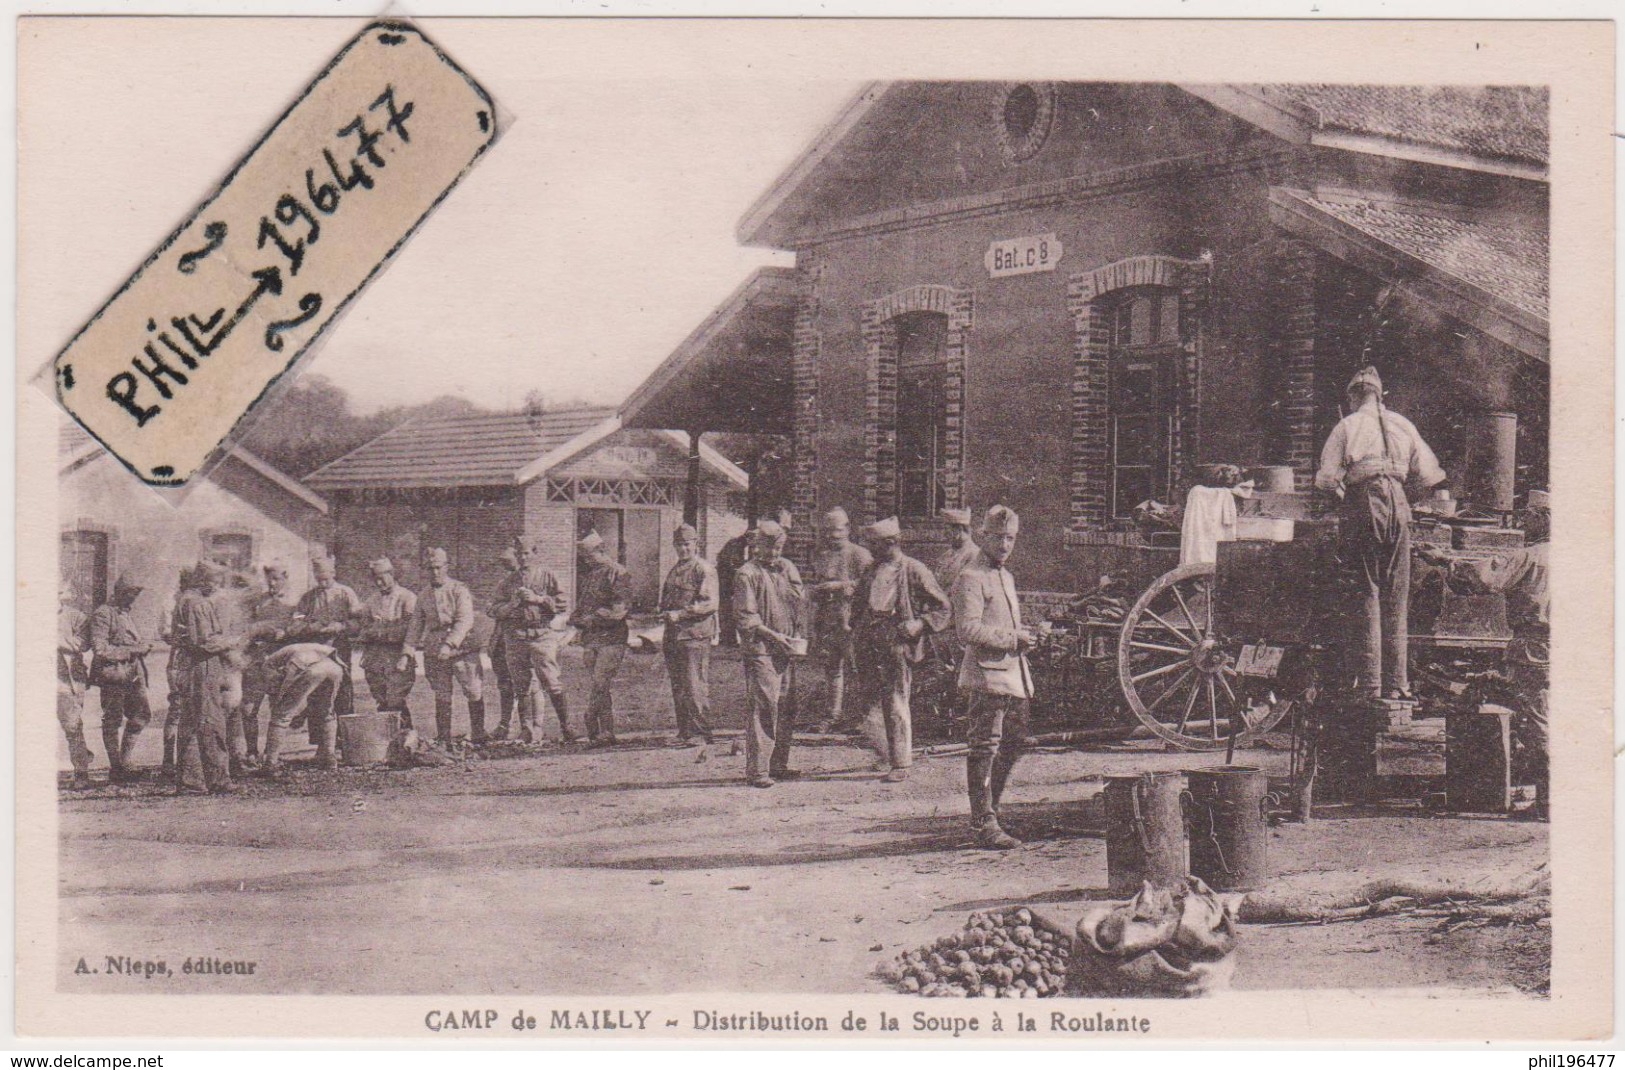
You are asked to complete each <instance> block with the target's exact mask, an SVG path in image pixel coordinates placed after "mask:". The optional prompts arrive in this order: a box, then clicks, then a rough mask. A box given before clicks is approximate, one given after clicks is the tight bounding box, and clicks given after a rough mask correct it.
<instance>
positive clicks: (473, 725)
mask: <svg viewBox="0 0 1625 1070" xmlns="http://www.w3.org/2000/svg"><path fill="white" fill-rule="evenodd" d="M468 737H469V738H470V739H471V740H473V741H474V742H475V743H484V742H485V700H484V699H479V698H474V699H469V700H468Z"/></svg>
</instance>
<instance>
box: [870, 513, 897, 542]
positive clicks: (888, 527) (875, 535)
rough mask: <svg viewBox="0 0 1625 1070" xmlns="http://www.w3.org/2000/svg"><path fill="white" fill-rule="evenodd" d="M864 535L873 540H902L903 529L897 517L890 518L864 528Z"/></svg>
mask: <svg viewBox="0 0 1625 1070" xmlns="http://www.w3.org/2000/svg"><path fill="white" fill-rule="evenodd" d="M863 533H864V534H865V535H867V536H868V537H869V538H871V539H900V538H902V537H903V528H902V525H900V524H899V523H898V522H897V518H896V517H895V516H888V517H887V518H886V519H884V520H876V521H875V522H874V523H873V524H870V525H869V526H868V527H866V528H864V529H863Z"/></svg>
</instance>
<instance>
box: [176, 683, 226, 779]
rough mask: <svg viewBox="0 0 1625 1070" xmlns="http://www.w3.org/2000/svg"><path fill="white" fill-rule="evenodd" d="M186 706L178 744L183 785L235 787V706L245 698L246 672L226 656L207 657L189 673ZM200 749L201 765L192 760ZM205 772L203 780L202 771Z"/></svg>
mask: <svg viewBox="0 0 1625 1070" xmlns="http://www.w3.org/2000/svg"><path fill="white" fill-rule="evenodd" d="M187 684H188V687H187V697H186V709H185V711H184V716H183V717H182V720H181V727H180V736H179V738H178V740H177V741H176V742H177V746H178V747H179V750H180V753H179V755H178V761H179V763H180V768H181V787H182V788H183V789H190V790H193V791H204V790H208V791H218V790H220V789H222V788H227V787H230V786H231V745H230V742H229V740H228V735H227V724H228V723H229V719H230V712H231V707H232V706H234V705H237V704H239V703H240V702H241V700H242V675H241V674H240V673H239V672H238V671H237V670H236V669H234V668H232V667H231V666H230V665H228V664H227V663H226V659H225V658H224V657H223V656H219V655H216V656H214V657H205V658H201V659H200V660H198V661H197V662H196V663H194V664H193V665H192V667H191V669H190V671H189V672H188V680H187ZM194 748H195V749H196V751H197V754H198V757H199V759H201V767H200V766H199V765H198V764H194V763H193V762H192V761H191V760H190V755H191V752H192V751H193V749H194ZM200 773H201V781H200V779H199V774H200Z"/></svg>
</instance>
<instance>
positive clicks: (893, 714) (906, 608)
mask: <svg viewBox="0 0 1625 1070" xmlns="http://www.w3.org/2000/svg"><path fill="white" fill-rule="evenodd" d="M864 534H865V536H866V538H867V541H868V543H869V546H870V548H871V550H872V551H873V552H874V559H875V560H874V564H873V565H871V566H869V570H868V571H867V572H865V573H864V574H863V578H862V579H860V580H859V581H858V589H857V594H856V597H855V598H853V600H852V621H853V629H852V632H853V648H854V653H855V655H856V658H857V665H858V694H859V695H860V696H861V699H862V705H863V709H864V713H865V720H864V729H865V732H866V734H867V735H868V737H869V744H870V746H872V747H873V748H874V750H875V753H876V754H878V755H879V756H880V771H882V772H884V773H885V774H886V775H885V777H884V779H885V780H886V782H887V783H893V784H894V783H897V782H898V781H902V780H907V779H908V770H909V767H910V766H911V765H913V764H914V750H913V747H914V732H913V724H912V721H911V715H910V710H909V703H910V700H911V698H912V688H913V679H914V666H915V665H916V664H918V663H919V662H920V661H922V660H923V659H924V658H925V653H926V647H927V643H928V641H929V636H930V635H931V634H933V633H935V632H939V631H941V630H942V629H943V628H946V627H947V626H948V620H949V615H950V614H949V608H948V596H947V595H946V594H944V593H943V591H942V588H941V587H939V586H937V581H936V578H935V577H934V576H932V575H931V570H930V569H928V568H926V567H925V566H924V565H922V564H920V562H918V561H916V560H914V558H912V557H909V556H908V555H907V554H905V553H904V552H903V531H902V527H901V526H900V525H899V524H898V522H897V518H896V517H889V518H888V519H885V520H880V521H876V522H875V523H873V524H870V525H869V527H868V529H867V530H866V531H865V532H864Z"/></svg>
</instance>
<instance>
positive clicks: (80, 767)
mask: <svg viewBox="0 0 1625 1070" xmlns="http://www.w3.org/2000/svg"><path fill="white" fill-rule="evenodd" d="M58 597H59V598H60V599H61V604H60V605H58V606H57V611H56V722H57V724H59V725H61V726H62V734H63V735H64V736H66V737H67V740H68V760H69V761H70V762H72V763H73V786H74V787H76V788H88V787H90V763H91V762H92V761H93V760H95V757H96V756H95V755H94V754H92V753H90V748H89V747H88V746H86V745H85V719H84V713H85V683H86V681H87V680H88V675H87V673H86V672H85V651H87V650H89V649H90V620H89V618H88V617H86V616H85V615H84V613H82V612H81V611H80V610H79V609H78V608H77V607H76V606H74V604H73V584H71V583H69V582H68V581H67V580H63V581H62V590H61V591H60V592H59V594H58Z"/></svg>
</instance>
